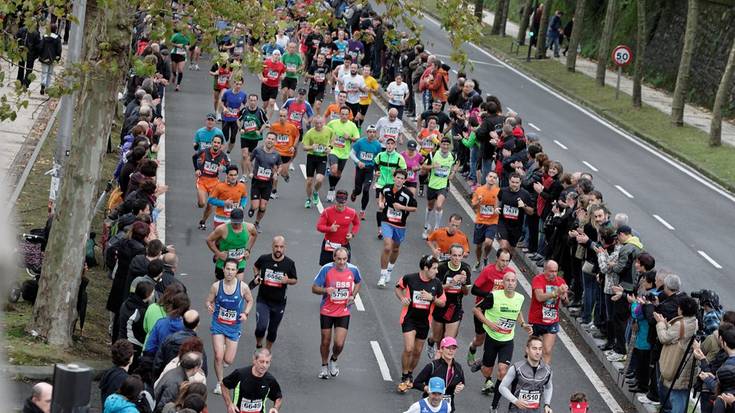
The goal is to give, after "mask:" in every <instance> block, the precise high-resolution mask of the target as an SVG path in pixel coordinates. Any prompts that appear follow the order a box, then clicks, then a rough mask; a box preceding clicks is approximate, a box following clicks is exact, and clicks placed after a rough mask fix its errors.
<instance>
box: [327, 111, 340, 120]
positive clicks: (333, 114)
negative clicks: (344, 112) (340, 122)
mask: <svg viewBox="0 0 735 413" xmlns="http://www.w3.org/2000/svg"><path fill="white" fill-rule="evenodd" d="M335 119H339V113H337V112H332V114H331V115H329V120H335Z"/></svg>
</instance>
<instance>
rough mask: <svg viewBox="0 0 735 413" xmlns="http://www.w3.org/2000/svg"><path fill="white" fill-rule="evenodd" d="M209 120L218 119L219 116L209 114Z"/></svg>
mask: <svg viewBox="0 0 735 413" xmlns="http://www.w3.org/2000/svg"><path fill="white" fill-rule="evenodd" d="M207 119H217V115H215V114H214V113H211V112H210V113H207Z"/></svg>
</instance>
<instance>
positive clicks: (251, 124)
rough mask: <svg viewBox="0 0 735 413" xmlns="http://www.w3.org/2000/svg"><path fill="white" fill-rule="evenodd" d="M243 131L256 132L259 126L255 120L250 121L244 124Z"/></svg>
mask: <svg viewBox="0 0 735 413" xmlns="http://www.w3.org/2000/svg"><path fill="white" fill-rule="evenodd" d="M242 129H243V130H244V131H245V133H249V132H255V131H256V130H257V129H258V125H257V124H256V123H255V121H254V120H249V121H246V122H245V123H243V124H242Z"/></svg>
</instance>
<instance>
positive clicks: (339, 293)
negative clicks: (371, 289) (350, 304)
mask: <svg viewBox="0 0 735 413" xmlns="http://www.w3.org/2000/svg"><path fill="white" fill-rule="evenodd" d="M329 297H330V298H331V299H332V302H334V303H340V302H343V301H347V299H348V298H350V290H349V289H347V288H337V289H335V290H334V291H332V294H331V295H330V296H329Z"/></svg>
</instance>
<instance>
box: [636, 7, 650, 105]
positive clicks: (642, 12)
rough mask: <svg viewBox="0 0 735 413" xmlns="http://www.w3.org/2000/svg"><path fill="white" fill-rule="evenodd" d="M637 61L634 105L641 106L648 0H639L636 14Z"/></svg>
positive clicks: (646, 39)
mask: <svg viewBox="0 0 735 413" xmlns="http://www.w3.org/2000/svg"><path fill="white" fill-rule="evenodd" d="M636 30H637V33H636V45H635V56H633V58H634V59H635V62H634V63H633V107H636V108H639V107H641V78H642V77H643V58H644V55H645V53H646V42H647V41H648V31H647V29H646V0H638V9H637V15H636Z"/></svg>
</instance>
